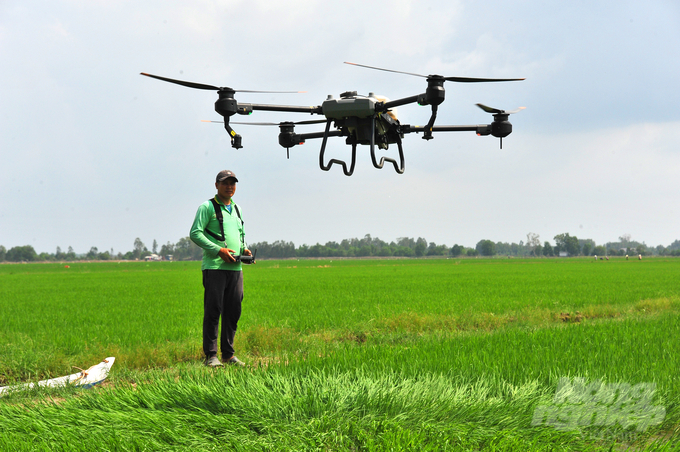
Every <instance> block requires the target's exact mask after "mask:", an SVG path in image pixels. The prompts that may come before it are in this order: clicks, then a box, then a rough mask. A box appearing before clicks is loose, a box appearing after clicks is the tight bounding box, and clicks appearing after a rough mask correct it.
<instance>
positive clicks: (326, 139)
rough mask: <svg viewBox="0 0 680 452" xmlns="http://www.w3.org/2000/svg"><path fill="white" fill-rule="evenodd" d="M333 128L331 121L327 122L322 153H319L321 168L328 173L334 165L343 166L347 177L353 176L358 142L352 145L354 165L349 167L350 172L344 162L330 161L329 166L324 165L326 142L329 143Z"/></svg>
mask: <svg viewBox="0 0 680 452" xmlns="http://www.w3.org/2000/svg"><path fill="white" fill-rule="evenodd" d="M330 128H331V120H330V119H329V120H328V121H326V131H325V132H324V134H323V141H322V142H321V152H319V168H321V169H322V170H324V171H328V170H330V169H331V166H333V164H335V163H337V164H338V165H342V172H343V173H345V176H351V175H352V174H354V165H355V164H356V162H357V143H356V141H355V142H354V143H352V164H351V165H350V167H349V170H347V163H345V162H344V161H342V160H338V159H330V160H329V161H328V165H324V163H323V156H324V154H325V152H326V142H327V141H328V131H329V130H330Z"/></svg>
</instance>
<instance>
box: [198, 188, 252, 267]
mask: <svg viewBox="0 0 680 452" xmlns="http://www.w3.org/2000/svg"><path fill="white" fill-rule="evenodd" d="M215 200H216V201H217V204H218V205H219V206H220V209H222V217H223V221H224V223H223V225H224V242H220V241H219V240H217V239H216V238H214V237H212V236H211V235H208V234H206V233H205V230H206V228H207V229H208V230H210V231H211V232H213V233H215V234H216V235H218V236H219V235H220V223H219V221H218V220H217V216H216V215H215V208H214V207H213V205H212V202H210V201H209V200H208V201H206V202H204V203H203V204H201V205H200V206H198V211H197V212H196V218H194V224H192V225H191V231H190V233H189V238H191V241H192V242H194V243H195V244H196V245H198V246H200V247H201V248H203V262H202V263H201V270H234V271H239V270H241V263H240V262H225V261H224V260H222V258H221V257H220V256H219V254H218V253H219V251H220V248H230V249H232V250H234V251H235V252H236V254H243V250H244V249H245V247H246V245H245V232H244V229H243V221H242V220H241V219H240V218H239V215H238V214H237V213H236V208H235V206H236V203H234V201H233V200H232V201H231V204H230V205H231V212H229V210H227V206H225V205H224V204H223V203H222V202H221V201H220V198H219V197H215ZM239 212H240V213H241V215H243V212H242V211H241V209H240V207H239Z"/></svg>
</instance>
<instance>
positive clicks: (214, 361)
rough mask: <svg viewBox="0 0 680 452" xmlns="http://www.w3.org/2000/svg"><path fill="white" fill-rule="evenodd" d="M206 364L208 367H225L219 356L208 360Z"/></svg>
mask: <svg viewBox="0 0 680 452" xmlns="http://www.w3.org/2000/svg"><path fill="white" fill-rule="evenodd" d="M204 364H205V365H206V366H208V367H224V364H222V361H220V359H219V358H218V357H217V356H211V357H210V358H206V359H205V363H204Z"/></svg>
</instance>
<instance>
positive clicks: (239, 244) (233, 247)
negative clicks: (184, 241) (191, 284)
mask: <svg viewBox="0 0 680 452" xmlns="http://www.w3.org/2000/svg"><path fill="white" fill-rule="evenodd" d="M237 182H238V179H237V178H236V174H234V173H233V172H232V171H229V170H224V171H220V172H219V173H217V177H216V178H215V188H216V189H217V195H216V196H215V197H214V198H213V199H211V200H208V201H206V202H204V203H203V204H201V205H200V206H199V207H198V211H197V212H196V218H195V219H194V223H193V225H192V226H191V232H190V233H189V237H190V238H191V240H192V241H193V242H194V243H195V244H196V245H198V246H199V247H201V248H203V261H202V264H201V271H202V272H203V288H204V294H203V352H204V353H205V365H206V366H210V367H221V366H223V365H224V364H223V362H225V363H228V364H232V365H236V366H245V364H244V363H243V362H242V361H241V360H239V359H238V358H237V357H236V356H234V337H235V336H236V327H237V324H238V321H239V319H240V318H241V302H242V301H243V272H242V271H241V262H237V261H236V260H235V259H234V256H233V255H232V254H236V255H246V256H250V255H251V252H250V250H249V249H248V248H247V247H246V244H245V232H244V229H243V219H242V217H241V215H242V212H241V209H240V208H239V206H238V205H237V204H236V203H235V202H234V201H233V200H232V196H234V193H235V192H236V183H237ZM217 209H219V211H220V212H221V213H222V218H223V223H222V225H220V222H219V216H218V211H217ZM220 317H221V318H222V331H221V335H220V350H221V352H222V361H220V359H219V358H218V357H217V335H218V332H219V326H220V325H219V324H220Z"/></svg>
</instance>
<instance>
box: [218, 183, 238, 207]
mask: <svg viewBox="0 0 680 452" xmlns="http://www.w3.org/2000/svg"><path fill="white" fill-rule="evenodd" d="M215 188H216V189H217V195H218V196H219V197H220V199H221V200H222V201H223V202H225V203H226V202H228V201H229V200H230V199H231V197H232V196H234V193H236V181H235V180H234V179H233V178H229V179H225V180H223V181H221V182H216V183H215Z"/></svg>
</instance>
